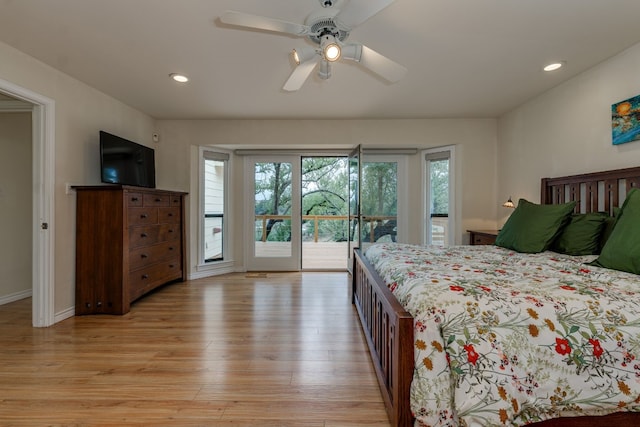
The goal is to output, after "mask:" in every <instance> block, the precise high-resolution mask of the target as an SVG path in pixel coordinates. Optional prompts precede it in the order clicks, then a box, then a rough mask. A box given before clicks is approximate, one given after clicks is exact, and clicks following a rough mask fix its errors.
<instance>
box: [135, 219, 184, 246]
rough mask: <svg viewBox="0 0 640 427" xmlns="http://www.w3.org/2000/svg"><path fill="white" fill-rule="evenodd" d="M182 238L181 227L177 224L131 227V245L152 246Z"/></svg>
mask: <svg viewBox="0 0 640 427" xmlns="http://www.w3.org/2000/svg"><path fill="white" fill-rule="evenodd" d="M179 238H180V227H178V226H177V225H175V224H160V225H146V226H142V227H132V228H129V247H130V248H138V247H141V246H151V245H154V244H156V243H158V242H166V241H168V240H177V239H179Z"/></svg>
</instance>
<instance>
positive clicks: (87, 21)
mask: <svg viewBox="0 0 640 427" xmlns="http://www.w3.org/2000/svg"><path fill="white" fill-rule="evenodd" d="M343 1H348V0H343ZM318 8H320V4H319V1H318V0H0V41H3V42H5V43H7V44H9V45H11V46H14V47H15V48H17V49H19V50H21V51H23V52H25V53H27V54H29V55H31V56H34V57H36V58H38V59H39V60H41V61H43V62H45V63H47V64H49V65H51V66H52V67H54V68H57V69H59V70H61V71H63V72H64V73H67V74H69V75H71V76H73V77H75V78H77V79H78V80H81V81H83V82H85V83H87V84H88V85H90V86H93V87H95V88H97V89H99V90H101V91H103V92H105V93H107V94H109V95H111V96H113V97H114V98H117V99H119V100H121V101H122V102H124V103H126V104H128V105H131V106H133V107H135V108H137V109H139V110H141V111H144V112H146V113H147V114H149V115H151V116H153V117H155V118H159V119H217V118H224V119H228V118H253V119H273V118H309V119H319V118H320V119H321V118H349V119H352V118H353V119H369V118H376V119H379V118H441V117H456V118H458V117H497V116H499V115H501V114H503V113H505V112H507V111H509V110H510V109H512V108H514V107H516V106H518V105H519V104H521V103H523V102H525V101H527V100H528V99H531V98H532V97H535V96H536V95H538V94H540V93H542V92H544V91H546V90H548V89H550V88H552V87H554V86H556V85H558V84H559V83H561V82H562V81H564V80H566V79H568V78H570V77H572V76H575V75H576V74H578V73H580V72H582V71H584V70H586V69H588V68H590V67H592V66H594V65H596V64H598V63H599V62H601V61H603V60H605V59H607V58H609V57H611V56H613V55H615V54H617V53H619V52H621V51H622V50H624V49H626V48H627V47H629V46H631V45H633V44H636V43H638V42H640V0H395V2H394V3H393V4H391V5H390V6H389V7H387V8H386V9H384V10H383V11H382V12H380V13H379V14H377V15H376V16H374V17H373V18H371V19H369V20H368V21H367V22H365V23H364V24H362V25H361V26H359V27H357V28H356V29H354V30H353V31H352V32H351V35H350V37H349V41H359V42H361V43H363V44H365V45H367V46H368V47H370V48H372V49H374V50H376V51H378V52H379V53H381V54H383V55H385V56H387V57H389V58H391V59H393V60H395V61H396V62H399V63H400V64H402V65H404V66H405V67H407V68H408V73H407V75H406V77H405V78H404V79H403V80H401V81H400V82H398V83H396V84H388V83H386V82H384V81H383V80H381V79H379V78H378V77H376V76H375V75H373V74H371V73H370V72H368V71H365V70H364V69H363V68H361V67H360V66H359V65H357V64H355V63H337V64H336V65H334V67H333V76H332V77H331V78H330V79H329V80H324V81H323V80H320V79H319V78H317V77H316V76H315V75H313V76H312V77H311V78H310V79H309V80H308V81H307V82H306V83H305V85H304V86H303V87H302V89H301V90H300V91H298V92H292V93H289V92H285V91H283V90H282V85H283V84H284V82H285V81H286V80H287V78H288V77H289V74H290V73H291V71H292V69H293V63H292V60H291V59H290V56H289V53H290V52H291V50H292V49H293V48H295V47H303V46H307V45H310V42H308V41H307V40H306V39H304V38H296V37H293V36H288V35H281V34H277V33H273V32H265V31H255V30H245V29H241V28H238V27H230V26H225V25H223V24H221V23H220V21H219V20H218V19H217V18H218V17H219V16H220V14H222V13H223V12H224V11H226V10H238V11H242V12H248V13H252V14H256V15H264V16H269V17H273V18H278V19H282V20H286V21H291V22H297V23H303V22H304V20H305V18H306V16H307V15H308V14H309V13H310V12H311V11H312V10H316V9H318ZM558 60H562V61H566V66H565V67H564V68H563V69H561V70H560V71H557V72H554V73H544V72H543V71H542V70H541V68H542V66H543V65H545V64H546V63H548V62H551V61H558ZM0 67H2V64H0ZM173 72H181V73H185V74H187V75H188V76H189V77H190V78H191V81H190V82H189V83H188V84H186V85H178V84H176V83H173V82H172V81H171V80H170V79H169V78H168V75H169V74H170V73H173Z"/></svg>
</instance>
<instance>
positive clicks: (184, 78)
mask: <svg viewBox="0 0 640 427" xmlns="http://www.w3.org/2000/svg"><path fill="white" fill-rule="evenodd" d="M169 77H171V78H172V79H173V80H175V81H177V82H178V83H186V82H188V81H189V77H187V76H185V75H184V74H178V73H172V74H169Z"/></svg>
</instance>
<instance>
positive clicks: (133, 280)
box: [129, 258, 182, 301]
mask: <svg viewBox="0 0 640 427" xmlns="http://www.w3.org/2000/svg"><path fill="white" fill-rule="evenodd" d="M180 278H182V269H181V263H180V259H179V258H175V259H170V260H166V261H164V262H162V263H160V264H154V265H152V266H149V267H147V268H142V269H139V270H136V271H132V272H131V273H129V297H130V299H131V301H133V300H135V299H137V298H139V297H140V296H142V295H144V294H145V293H146V292H148V291H149V290H151V289H153V288H155V287H156V286H158V285H160V284H163V283H166V282H169V281H171V280H176V279H180Z"/></svg>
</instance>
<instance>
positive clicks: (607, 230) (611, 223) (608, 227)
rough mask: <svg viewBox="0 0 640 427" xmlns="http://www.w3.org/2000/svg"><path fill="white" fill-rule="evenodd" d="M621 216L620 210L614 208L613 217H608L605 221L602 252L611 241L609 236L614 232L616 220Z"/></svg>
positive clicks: (601, 245)
mask: <svg viewBox="0 0 640 427" xmlns="http://www.w3.org/2000/svg"><path fill="white" fill-rule="evenodd" d="M619 214H620V208H613V216H609V217H607V219H605V221H604V229H603V230H602V238H601V240H600V250H601V251H602V248H603V247H604V244H605V243H607V240H609V236H611V233H612V232H613V227H615V225H616V220H617V219H618V215H619Z"/></svg>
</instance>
